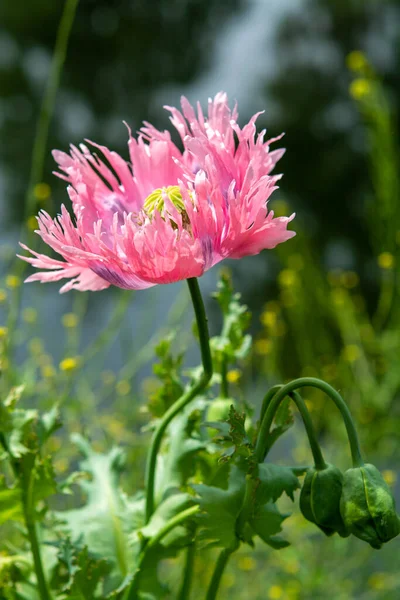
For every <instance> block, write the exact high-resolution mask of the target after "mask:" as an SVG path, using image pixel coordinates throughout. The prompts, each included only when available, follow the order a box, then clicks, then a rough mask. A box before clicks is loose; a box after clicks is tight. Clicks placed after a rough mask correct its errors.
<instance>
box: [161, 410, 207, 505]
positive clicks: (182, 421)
mask: <svg viewBox="0 0 400 600" xmlns="http://www.w3.org/2000/svg"><path fill="white" fill-rule="evenodd" d="M205 406H206V402H205V400H204V399H203V398H198V399H197V400H195V401H194V402H191V403H190V405H189V406H187V407H186V408H185V409H184V410H183V411H182V412H181V413H180V414H179V415H177V416H176V417H175V419H173V420H172V422H171V423H170V425H169V427H168V435H167V444H166V447H167V450H166V452H164V453H162V454H160V455H159V461H158V468H157V475H156V501H157V502H159V501H160V500H161V499H162V498H163V497H165V495H166V494H168V493H169V490H173V489H179V488H181V487H182V486H184V485H186V482H187V480H188V479H189V478H190V476H191V475H193V474H194V472H195V470H196V460H195V456H196V454H197V453H198V452H199V451H200V450H203V449H204V448H205V442H204V441H203V440H202V439H201V437H200V435H199V433H198V431H197V430H198V424H199V423H200V421H201V418H202V412H203V410H204V407H205Z"/></svg>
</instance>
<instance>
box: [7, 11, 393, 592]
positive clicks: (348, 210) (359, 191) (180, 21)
mask: <svg viewBox="0 0 400 600" xmlns="http://www.w3.org/2000/svg"><path fill="white" fill-rule="evenodd" d="M63 7H64V2H62V1H61V0H35V2H32V3H30V5H29V10H27V6H26V2H24V1H23V0H13V1H12V2H11V1H10V0H3V1H2V2H1V3H0V216H1V219H0V229H1V238H0V240H1V247H0V253H1V258H0V260H1V266H0V268H1V275H2V281H3V284H2V288H1V289H0V303H1V311H2V312H1V318H2V320H3V323H4V327H2V328H1V329H2V330H4V331H3V333H1V332H0V334H1V335H2V336H4V337H5V336H6V335H8V333H7V331H8V332H11V331H13V332H14V333H15V335H14V336H13V338H12V339H13V341H12V342H8V344H9V355H8V356H9V359H10V365H9V373H8V375H7V376H8V377H9V379H10V381H11V382H13V383H15V382H16V381H17V380H18V378H19V379H21V378H23V379H24V381H28V383H29V385H30V392H31V396H30V397H31V399H32V402H34V401H36V402H37V401H39V402H41V403H43V404H45V403H46V399H48V401H49V402H50V400H51V398H52V394H53V396H54V393H55V390H57V393H60V394H63V395H64V396H65V397H66V398H68V399H69V400H71V401H69V402H68V405H67V408H66V413H67V416H66V421H67V427H68V428H70V429H71V430H85V428H87V426H88V424H90V435H91V436H92V438H95V440H96V443H97V444H98V445H99V447H103V448H104V447H108V446H109V445H110V444H111V443H112V440H117V441H119V442H121V443H123V444H126V445H127V447H128V448H129V449H130V450H129V452H130V453H131V458H134V459H137V458H138V457H139V458H140V451H139V450H138V449H137V448H138V447H139V446H141V445H142V444H143V441H144V437H143V435H144V434H139V433H138V432H139V430H140V426H141V425H143V423H145V420H146V415H145V414H144V411H143V405H144V403H145V396H146V395H148V394H149V393H150V394H151V393H152V391H154V389H156V386H157V383H156V381H155V380H154V378H153V375H152V369H151V360H150V359H151V357H152V354H153V352H154V345H155V343H156V341H157V339H159V335H161V334H160V329H162V328H165V327H166V326H167V322H168V323H170V325H171V326H173V327H174V328H175V329H176V331H177V335H176V337H175V342H174V343H175V345H176V348H177V349H179V350H180V349H182V348H185V349H187V350H188V353H187V362H188V364H189V363H193V361H194V360H195V359H196V358H197V351H196V348H195V346H194V344H192V342H191V336H190V324H191V321H192V312H191V309H190V306H189V304H188V298H187V292H186V288H185V286H184V284H183V283H182V284H176V285H172V286H166V287H156V288H153V289H150V290H146V291H144V292H141V293H137V294H134V293H127V292H121V291H119V290H115V289H114V290H107V291H104V292H101V293H98V294H91V295H89V294H79V293H74V292H71V293H70V294H67V295H66V296H61V297H60V296H59V295H58V287H59V286H58V284H49V285H46V286H40V285H39V284H30V285H29V286H25V287H21V285H20V282H21V278H22V277H23V275H24V274H22V273H21V272H20V271H18V267H16V265H15V262H14V258H13V257H14V254H15V249H16V245H17V241H18V240H19V239H22V238H24V239H26V236H27V235H31V233H29V232H31V230H32V228H33V226H34V225H32V215H33V214H35V213H36V212H37V210H38V209H39V208H45V209H46V210H48V211H49V212H50V213H51V214H53V215H55V214H56V213H57V212H58V210H59V208H60V205H61V204H62V203H66V205H67V206H68V205H69V200H68V197H67V194H66V191H65V185H64V183H63V182H62V181H60V180H57V178H55V177H54V176H53V175H52V170H53V168H54V163H53V161H52V158H51V155H50V150H51V149H52V148H59V149H63V150H66V149H67V148H68V146H69V144H70V143H73V144H79V143H80V142H81V141H83V139H84V138H89V139H92V140H94V141H96V142H98V143H100V144H104V145H106V146H108V147H110V148H112V149H114V150H116V151H118V152H120V153H121V154H122V156H123V157H125V158H127V146H126V142H127V131H126V129H125V127H124V125H123V123H122V121H127V123H128V124H129V125H130V127H131V128H132V129H133V130H137V129H138V128H139V127H140V125H141V122H142V121H143V120H147V121H150V122H152V123H153V124H154V125H156V126H157V127H158V128H167V127H169V121H168V116H167V113H166V112H165V111H163V109H162V106H163V105H164V104H172V105H178V104H179V98H180V96H181V95H182V94H184V95H186V96H187V97H188V98H189V100H190V101H192V102H195V101H196V100H200V102H201V103H202V104H203V106H204V105H205V103H206V101H207V98H208V97H209V96H214V95H215V94H216V93H217V92H218V91H220V90H224V91H226V92H227V93H228V96H229V98H230V100H231V102H232V104H233V103H234V101H235V100H237V102H238V106H239V115H240V123H241V124H244V123H245V121H246V120H248V119H249V117H250V116H252V115H253V114H254V113H255V112H258V111H259V110H264V111H265V112H264V113H263V114H262V115H261V116H260V118H259V121H258V124H259V129H262V128H264V127H266V128H267V129H268V133H269V135H270V137H274V136H276V135H278V134H280V133H281V132H282V131H284V132H285V134H286V135H285V137H284V140H283V142H281V144H283V145H284V146H285V147H286V148H287V152H286V154H285V156H284V157H283V159H282V160H281V161H280V163H279V165H278V170H279V172H283V173H284V178H283V179H282V181H281V187H280V190H278V191H277V192H275V193H274V196H273V197H272V199H271V201H270V204H269V207H270V208H271V209H273V210H274V211H275V212H276V213H277V214H286V215H287V214H290V213H291V212H293V211H295V212H296V213H297V217H296V219H295V221H294V222H293V223H292V225H291V228H292V229H294V230H295V231H296V232H297V236H296V238H294V239H293V240H290V241H289V242H288V243H287V244H284V245H283V246H282V247H281V248H277V249H276V250H274V251H270V252H263V253H262V254H261V255H259V256H258V257H251V258H247V259H243V260H242V261H240V262H235V261H231V262H230V263H227V265H228V266H229V268H231V269H232V272H233V280H234V285H235V288H236V290H237V291H240V292H241V293H242V297H243V300H244V301H245V302H246V304H248V305H249V308H250V310H251V312H252V314H253V318H252V325H251V332H252V334H253V336H254V338H255V344H254V353H253V355H252V357H251V360H248V361H247V362H246V363H245V364H242V365H238V366H237V369H233V370H232V372H231V375H230V377H231V380H232V384H233V385H234V386H235V385H236V384H240V385H241V386H242V387H241V389H242V391H239V386H237V390H236V393H237V395H238V397H239V398H241V399H242V400H245V399H246V397H250V396H251V398H252V401H255V402H256V403H257V402H258V403H259V402H260V401H261V398H262V395H263V392H264V391H265V389H266V388H267V386H268V385H272V384H274V383H277V382H281V381H284V380H287V379H288V378H290V377H297V376H301V375H314V376H320V377H322V378H324V379H326V380H327V381H328V382H329V383H331V384H332V385H334V386H335V387H337V388H338V389H340V390H341V392H342V394H343V395H344V397H345V398H346V399H347V401H348V402H349V404H350V406H351V409H352V410H353V412H354V414H355V415H356V417H357V419H358V421H359V423H360V435H361V439H362V443H363V447H364V448H365V450H366V451H367V452H368V453H369V459H370V460H371V461H374V462H376V463H377V464H378V466H381V467H382V468H384V469H385V473H386V478H387V480H388V482H389V483H390V484H391V485H394V486H395V487H396V476H395V468H396V465H397V466H398V464H399V456H400V452H399V441H400V440H399V434H398V432H399V425H400V411H399V402H398V400H399V395H400V393H399V390H400V367H399V356H400V311H399V306H400V305H399V287H400V286H399V281H398V279H399V278H398V273H397V266H396V265H397V264H398V260H399V256H400V218H399V217H400V204H399V201H400V195H399V189H400V188H399V186H400V179H399V175H398V171H399V155H398V139H399V134H400V132H399V123H398V118H397V117H398V112H399V111H398V109H399V106H400V75H399V73H400V5H399V3H398V1H397V0H224V1H223V2H220V1H218V0H151V1H146V0H81V1H80V2H79V3H78V6H77V12H76V17H75V20H74V22H73V25H72V29H71V33H70V37H69V43H68V51H67V54H66V59H65V64H64V67H63V69H62V74H61V80H60V85H59V89H58V93H57V97H56V102H55V105H54V115H53V117H52V118H51V119H50V121H49V130H48V140H47V141H46V143H45V145H44V147H45V155H44V156H45V161H44V168H43V170H42V171H41V169H39V170H36V173H39V175H40V177H39V179H38V180H33V181H32V152H33V149H34V143H35V135H36V131H37V123H38V118H39V114H40V111H41V103H42V99H43V96H44V93H45V89H46V85H47V81H48V78H49V73H50V69H51V62H52V57H53V52H54V46H55V42H56V36H57V29H58V27H59V23H60V19H61V16H62V13H63ZM42 116H43V115H42ZM45 117H46V115H45ZM30 180H31V182H32V183H33V184H34V186H33V188H32V193H30V192H29V181H30ZM21 227H22V229H21ZM19 269H20V267H19ZM217 275H218V269H214V270H213V271H212V272H211V273H208V274H207V275H206V276H204V277H203V278H202V280H201V286H202V290H203V291H204V294H205V296H208V295H209V293H210V292H211V291H212V290H214V289H215V286H216V280H217ZM214 303H215V301H214V302H213V301H212V300H209V301H208V304H209V306H208V310H209V313H210V322H211V330H212V332H213V333H216V332H217V330H218V326H219V324H220V321H219V316H218V314H217V310H216V307H215V306H214ZM182 315H183V317H182ZM178 325H179V327H178ZM6 328H7V330H6ZM10 335H11V333H10ZM149 340H150V341H149ZM77 357H79V360H78V358H77ZM11 358H13V360H14V362H13V363H12V364H11ZM68 360H69V361H70V362H69V363H68ZM66 361H67V362H66ZM74 361H75V362H74ZM235 389H236V388H235ZM60 390H61V392H60ZM254 398H256V400H253V399H254ZM308 401H309V404H310V407H311V408H312V413H313V415H314V417H315V420H316V423H317V424H318V427H319V431H320V435H321V438H322V439H323V441H324V444H325V446H326V447H327V449H329V452H330V453H331V455H332V457H331V459H330V461H331V462H333V460H334V458H335V460H336V462H337V463H339V464H341V465H343V466H348V458H347V455H346V454H345V453H343V451H342V450H341V447H342V446H343V444H340V443H341V442H343V440H344V433H343V431H342V427H341V426H340V425H339V421H336V415H335V414H333V415H331V414H330V413H329V416H328V414H327V411H326V410H325V409H324V404H323V400H322V398H320V397H319V395H318V394H310V396H309V398H308ZM82 406H84V410H82ZM78 408H79V410H78ZM292 438H293V439H292V441H291V445H290V447H287V446H279V447H278V448H277V454H276V456H282V454H283V455H286V456H288V455H289V454H290V459H291V460H292V461H297V462H300V463H301V462H304V461H305V460H309V459H307V450H306V448H305V446H304V436H303V434H302V432H301V429H300V427H299V428H298V429H297V427H295V428H294V433H293V436H292ZM56 450H58V451H59V452H60V458H59V465H60V468H64V469H67V468H68V461H69V459H70V456H69V455H68V453H67V452H66V451H65V450H63V449H62V448H61V449H57V448H55V451H56ZM63 452H64V454H63ZM135 452H136V454H135ZM286 462H287V461H286ZM396 489H397V491H398V492H399V488H398V487H397V488H396ZM398 496H399V494H398ZM287 529H288V531H289V534H288V535H289V538H290V539H291V540H292V541H293V545H292V546H291V547H290V548H288V549H285V550H282V551H280V552H279V553H278V552H272V551H271V552H269V551H267V550H265V548H260V550H259V551H257V553H256V554H255V555H251V556H250V555H247V554H246V553H245V552H243V553H240V554H239V555H238V557H237V558H236V559H235V560H234V561H232V567H231V569H230V570H228V571H227V575H226V578H225V580H224V589H223V591H222V592H221V600H223V599H224V598H234V599H238V600H241V599H242V598H243V599H244V598H249V597H250V595H249V592H248V589H249V586H250V585H251V589H252V596H251V597H252V598H253V597H254V598H257V599H260V600H261V599H265V598H271V599H276V600H279V599H280V598H299V599H305V600H308V599H314V598H325V597H326V589H329V590H330V591H329V597H331V598H334V599H335V600H340V599H342V598H343V599H347V598H353V597H354V598H362V599H368V600H369V599H375V598H379V599H386V598H388V599H391V598H393V599H395V598H398V589H399V586H400V577H399V576H398V575H397V570H398V566H397V565H396V562H395V558H396V554H397V555H398V551H399V542H398V541H395V542H394V543H393V544H391V545H390V546H389V547H388V548H385V549H383V550H381V551H380V552H374V551H372V550H370V549H369V548H367V547H366V546H364V545H363V544H362V543H361V542H359V541H357V540H342V539H334V540H332V539H330V540H326V539H324V538H323V535H322V534H320V533H319V532H317V531H316V530H315V529H314V528H313V527H312V526H311V525H309V524H307V523H306V522H304V521H302V520H301V519H300V517H298V515H297V514H295V515H294V516H293V517H292V518H291V519H290V520H289V521H288V525H287ZM299 548H300V550H299ZM267 554H268V556H267ZM208 561H209V559H207V560H206V559H205V560H204V561H203V562H201V561H199V564H198V565H196V568H197V569H198V572H199V577H203V575H204V576H205V571H207V568H208ZM264 565H266V566H265V567H264ZM207 572H208V571H207ZM327 586H329V588H327ZM224 594H225V595H224Z"/></svg>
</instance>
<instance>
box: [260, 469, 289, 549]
mask: <svg viewBox="0 0 400 600" xmlns="http://www.w3.org/2000/svg"><path fill="white" fill-rule="evenodd" d="M299 487H300V484H299V481H298V479H297V477H296V475H295V474H294V473H293V471H292V469H291V468H290V467H281V466H278V465H273V464H268V463H263V464H259V465H258V470H257V485H256V488H255V493H254V504H253V510H252V513H251V517H250V519H249V525H250V527H251V528H252V530H253V532H254V533H255V534H256V535H258V536H259V537H260V538H261V539H262V540H263V541H264V542H265V543H267V544H269V545H270V546H272V547H273V548H283V547H285V546H287V545H288V542H286V541H285V540H283V539H281V538H279V537H278V538H276V537H273V536H275V534H277V533H280V531H281V530H282V527H281V525H282V522H283V521H284V520H285V519H286V518H287V516H288V515H283V514H281V513H280V511H279V510H278V507H277V506H276V504H275V501H276V500H277V499H278V498H280V497H281V496H282V494H284V493H285V494H286V495H287V496H288V497H289V498H290V499H291V500H292V501H293V500H294V492H295V490H297V489H298V488H299Z"/></svg>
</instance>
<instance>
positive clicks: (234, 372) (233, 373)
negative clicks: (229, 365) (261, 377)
mask: <svg viewBox="0 0 400 600" xmlns="http://www.w3.org/2000/svg"><path fill="white" fill-rule="evenodd" d="M241 375H242V374H241V372H240V371H239V369H231V370H230V371H228V373H227V374H226V378H227V380H228V381H229V383H237V382H238V381H239V379H240V377H241Z"/></svg>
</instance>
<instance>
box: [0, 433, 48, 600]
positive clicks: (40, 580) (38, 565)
mask: <svg viewBox="0 0 400 600" xmlns="http://www.w3.org/2000/svg"><path fill="white" fill-rule="evenodd" d="M0 445H1V446H2V447H3V448H4V450H5V451H6V452H7V454H8V455H9V458H10V464H11V468H12V471H13V473H14V476H15V477H16V478H17V479H19V481H20V482H21V485H22V486H23V511H24V521H25V526H26V530H27V533H28V540H29V544H30V547H31V552H32V556H33V564H34V568H35V573H36V580H37V584H38V592H39V597H40V600H51V595H50V592H49V588H48V587H47V581H46V577H45V575H44V570H43V564H42V557H41V554H40V547H39V541H38V538H37V531H36V523H35V520H34V516H33V515H32V512H33V511H32V494H33V479H32V477H31V476H29V478H28V484H27V485H24V483H25V484H26V482H25V481H24V478H22V477H21V472H20V466H19V463H18V462H17V460H16V459H15V458H14V457H13V455H12V454H11V451H10V449H9V447H8V444H7V440H6V438H5V436H4V435H3V434H2V433H1V434H0Z"/></svg>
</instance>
